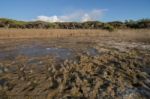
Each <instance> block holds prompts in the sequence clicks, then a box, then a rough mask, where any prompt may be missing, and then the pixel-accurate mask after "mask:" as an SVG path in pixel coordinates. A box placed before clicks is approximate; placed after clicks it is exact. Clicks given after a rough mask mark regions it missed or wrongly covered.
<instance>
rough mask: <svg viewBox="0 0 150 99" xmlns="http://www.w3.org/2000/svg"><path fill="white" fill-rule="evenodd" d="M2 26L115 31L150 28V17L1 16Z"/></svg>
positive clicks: (0, 26)
mask: <svg viewBox="0 0 150 99" xmlns="http://www.w3.org/2000/svg"><path fill="white" fill-rule="evenodd" d="M0 28H22V29H31V28H36V29H37V28H40V29H41V28H42V29H105V30H109V31H113V30H114V29H125V28H133V29H141V28H150V19H141V20H137V21H134V20H126V21H125V22H121V21H113V22H99V21H87V22H54V23H50V22H43V21H32V22H25V21H17V20H12V19H6V18H0Z"/></svg>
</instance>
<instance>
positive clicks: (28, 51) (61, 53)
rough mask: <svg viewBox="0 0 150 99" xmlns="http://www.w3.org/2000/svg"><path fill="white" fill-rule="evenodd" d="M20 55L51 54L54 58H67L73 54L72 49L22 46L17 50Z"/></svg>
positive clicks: (36, 55)
mask: <svg viewBox="0 0 150 99" xmlns="http://www.w3.org/2000/svg"><path fill="white" fill-rule="evenodd" d="M18 53H19V54H20V55H25V56H29V57H38V56H46V55H51V56H54V57H55V58H60V59H68V58H71V57H72V56H74V55H73V51H72V50H70V49H66V48H41V47H26V48H22V49H20V50H19V52H18Z"/></svg>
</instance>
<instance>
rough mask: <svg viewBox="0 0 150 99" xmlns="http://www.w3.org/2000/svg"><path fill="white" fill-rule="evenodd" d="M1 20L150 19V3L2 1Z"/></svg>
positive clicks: (124, 0)
mask: <svg viewBox="0 0 150 99" xmlns="http://www.w3.org/2000/svg"><path fill="white" fill-rule="evenodd" d="M0 18H10V19H16V20H24V21H35V20H41V21H48V22H67V21H96V20H97V21H103V22H108V21H117V20H118V21H124V20H126V19H133V20H137V19H141V18H150V0H1V1H0Z"/></svg>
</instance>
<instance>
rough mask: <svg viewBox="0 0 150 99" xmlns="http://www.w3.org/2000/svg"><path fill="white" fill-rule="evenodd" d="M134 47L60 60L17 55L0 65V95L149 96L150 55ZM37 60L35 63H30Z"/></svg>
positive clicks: (52, 98) (58, 98)
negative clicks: (126, 50)
mask: <svg viewBox="0 0 150 99" xmlns="http://www.w3.org/2000/svg"><path fill="white" fill-rule="evenodd" d="M147 53H149V52H146V53H141V52H139V51H136V50H131V51H129V52H119V51H107V52H105V53H102V54H101V55H98V56H89V55H87V54H79V55H78V56H76V59H75V60H72V61H71V60H65V61H64V62H63V63H62V62H61V63H59V62H57V61H54V60H53V59H52V58H50V57H44V58H41V57H40V58H39V57H38V58H36V59H32V58H30V57H18V58H16V61H13V62H12V61H3V62H1V64H0V95H1V97H3V98H6V99H7V98H9V96H13V97H15V98H16V97H20V96H21V98H26V97H27V96H28V97H30V98H33V97H36V96H38V98H40V97H41V99H44V98H46V99H47V98H48V99H122V98H123V99H149V98H150V72H149V71H150V54H147ZM32 62H38V63H39V64H40V65H39V64H31V63H32Z"/></svg>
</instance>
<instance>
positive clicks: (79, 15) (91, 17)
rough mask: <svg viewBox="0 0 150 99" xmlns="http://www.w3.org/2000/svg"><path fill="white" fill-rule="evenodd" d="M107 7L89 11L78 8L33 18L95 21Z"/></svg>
mask: <svg viewBox="0 0 150 99" xmlns="http://www.w3.org/2000/svg"><path fill="white" fill-rule="evenodd" d="M105 11H107V9H94V10H91V11H84V10H78V11H75V12H73V13H70V14H66V15H62V16H56V15H55V16H44V15H43V16H38V17H37V18H36V19H35V20H40V21H45V22H69V21H81V22H85V21H95V20H99V19H100V18H101V17H102V15H103V14H104V12H105Z"/></svg>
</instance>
